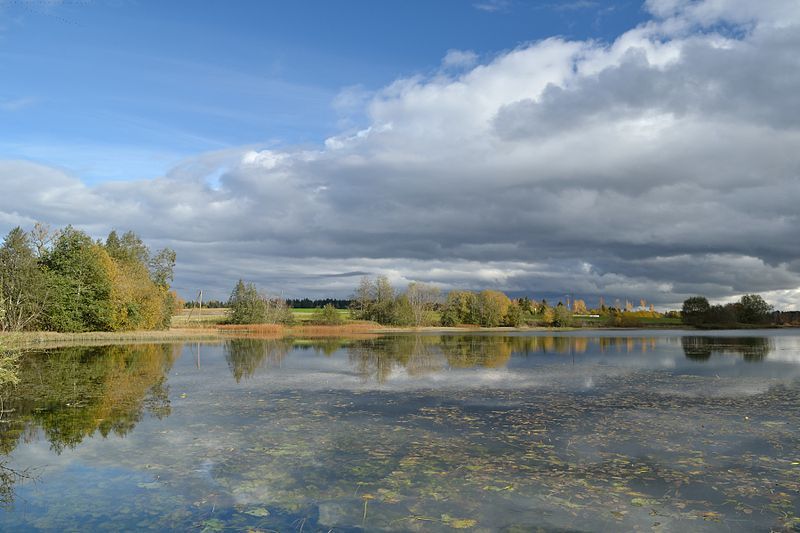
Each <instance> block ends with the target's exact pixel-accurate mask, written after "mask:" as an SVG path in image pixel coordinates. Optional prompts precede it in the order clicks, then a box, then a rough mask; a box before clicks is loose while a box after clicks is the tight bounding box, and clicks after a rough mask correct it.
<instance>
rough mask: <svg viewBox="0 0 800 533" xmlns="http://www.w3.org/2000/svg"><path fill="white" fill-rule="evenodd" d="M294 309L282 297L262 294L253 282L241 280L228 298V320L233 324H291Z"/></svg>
mask: <svg viewBox="0 0 800 533" xmlns="http://www.w3.org/2000/svg"><path fill="white" fill-rule="evenodd" d="M293 320H294V315H293V314H292V310H291V309H289V307H288V306H287V305H286V301H285V300H283V299H281V298H270V297H268V296H265V295H263V294H261V293H260V292H259V291H258V289H257V288H256V286H255V285H254V284H252V283H245V282H244V281H242V280H239V281H238V282H237V283H236V286H235V287H234V288H233V291H232V292H231V297H230V299H229V300H228V322H230V323H231V324H291V323H292V321H293Z"/></svg>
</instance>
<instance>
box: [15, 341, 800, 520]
mask: <svg viewBox="0 0 800 533" xmlns="http://www.w3.org/2000/svg"><path fill="white" fill-rule="evenodd" d="M535 339H536V340H531V338H529V337H525V336H515V337H503V336H499V335H493V336H480V335H471V336H469V335H468V336H464V335H461V336H452V337H446V336H445V337H442V336H438V335H431V336H411V335H406V336H398V337H380V338H375V339H360V340H352V339H351V340H334V339H323V340H320V341H298V340H292V339H274V340H255V339H243V340H230V341H228V342H227V343H225V344H224V345H221V346H209V347H204V348H203V354H202V357H201V356H200V352H199V351H198V352H197V353H196V354H195V352H194V351H192V349H190V348H188V347H187V348H186V349H185V350H184V355H183V357H181V358H179V359H178V358H177V355H178V354H177V353H175V352H173V351H172V349H171V348H170V347H163V346H150V347H147V346H135V347H129V348H127V351H124V350H122V349H121V348H120V347H116V348H103V349H99V348H92V349H85V350H78V349H68V350H61V351H57V352H48V353H42V354H39V355H37V356H36V357H33V358H32V359H30V360H23V361H22V364H21V367H20V370H21V373H20V379H21V380H22V382H23V383H25V384H26V388H25V392H24V393H23V394H22V395H21V396H18V397H14V398H6V402H7V403H6V405H12V404H13V405H14V409H15V412H14V413H10V414H8V415H7V416H6V418H5V421H6V422H5V423H4V425H3V426H2V428H0V431H2V434H1V435H0V437H2V439H0V442H2V443H3V446H4V451H5V453H6V454H8V461H9V462H10V463H9V464H10V465H11V466H14V467H18V468H25V467H30V466H35V465H34V463H33V461H36V460H40V458H41V456H42V455H41V454H42V453H44V452H47V449H48V448H49V450H50V452H49V453H50V454H51V455H50V456H49V458H48V465H49V466H48V467H47V468H46V469H45V470H44V472H43V475H42V477H41V481H40V482H39V483H37V486H36V490H35V492H34V491H32V490H31V489H30V485H29V484H25V483H23V484H21V485H20V486H18V487H17V491H18V492H19V493H20V496H22V497H21V498H18V503H16V504H15V507H14V508H11V509H8V510H6V511H0V529H15V528H17V529H18V528H43V529H75V528H77V527H81V528H83V529H98V528H101V527H106V528H115V529H146V528H152V529H177V530H196V531H230V530H238V531H248V530H250V531H329V530H334V531H356V530H370V531H373V530H374V531H398V530H406V531H432V530H433V531H452V530H465V531H529V530H532V529H533V530H536V528H541V529H543V530H546V531H547V530H571V529H581V530H614V531H634V530H655V531H662V530H663V531H671V530H680V529H684V530H691V531H752V530H769V529H773V530H784V531H796V530H797V529H798V527H800V519H798V516H800V381H798V379H797V377H798V376H800V362H799V363H792V362H791V361H789V362H786V358H785V357H784V358H783V359H780V360H779V359H776V360H774V361H772V360H771V359H770V357H771V355H770V354H771V353H772V351H773V350H776V351H781V350H783V351H782V352H781V353H784V352H785V351H786V348H787V346H793V345H792V344H785V343H783V340H782V338H781V337H776V338H774V339H769V341H768V342H767V343H766V345H767V346H768V349H767V350H763V344H762V343H758V342H756V343H755V344H748V345H747V350H745V351H747V352H748V353H750V349H751V348H752V347H753V346H755V349H756V350H757V351H761V352H764V356H763V357H760V358H759V359H758V360H754V359H752V358H751V359H746V357H745V354H744V353H742V352H740V351H739V350H738V349H733V348H730V346H738V347H741V346H742V345H738V344H736V343H735V342H731V341H730V339H726V340H724V341H722V342H723V343H724V346H726V347H722V346H723V344H720V343H719V342H717V341H715V340H713V339H712V340H710V341H708V342H707V343H706V344H705V345H704V346H708V345H709V343H710V346H711V351H712V355H711V356H710V358H708V359H705V360H702V361H698V360H697V359H694V358H691V357H687V355H688V354H685V353H684V349H685V347H686V343H683V342H682V341H681V340H680V339H679V338H671V339H670V338H657V339H653V338H651V337H643V338H634V339H633V340H632V341H631V340H630V339H628V338H624V339H623V340H619V341H607V340H603V341H602V342H601V341H600V340H599V339H596V338H576V337H563V338H549V339H550V340H539V339H548V338H547V337H541V338H538V337H537V338H535ZM689 344H690V345H691V346H690V347H691V348H692V349H694V348H695V347H696V346H698V345H700V344H702V342H694V341H692V342H691V343H689ZM629 346H632V348H631V349H630V350H629V349H628V347H629ZM760 346H762V347H760ZM794 346H796V344H794ZM571 355H576V357H575V358H574V360H573V358H572V357H571ZM740 355H741V356H742V358H741V359H731V357H732V356H735V357H739V356H740ZM740 360H741V361H742V364H741V365H739V364H738V361H740ZM665 361H666V362H667V363H668V364H666V363H665ZM798 361H800V357H798ZM732 368H733V369H735V370H731V369H732ZM498 372H499V373H498ZM454 376H455V377H454ZM498 376H499V377H498ZM484 378H488V379H484ZM497 379H500V381H497ZM448 380H449V381H448ZM445 384H446V385H447V386H444V385H445ZM20 388H21V387H20ZM9 402H10V403H9ZM42 445H45V446H44V448H43V446H42ZM45 504H46V505H45Z"/></svg>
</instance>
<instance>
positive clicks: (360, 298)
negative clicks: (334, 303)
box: [350, 276, 375, 320]
mask: <svg viewBox="0 0 800 533" xmlns="http://www.w3.org/2000/svg"><path fill="white" fill-rule="evenodd" d="M374 292H375V289H374V287H373V283H372V281H371V280H370V279H369V278H368V277H367V276H364V277H362V278H361V281H360V282H359V284H358V287H357V288H356V292H355V293H354V294H353V301H352V303H351V304H350V314H351V315H352V317H353V318H355V319H359V320H367V318H366V316H367V313H368V311H369V308H370V306H371V305H372V303H373V299H372V296H373V294H374Z"/></svg>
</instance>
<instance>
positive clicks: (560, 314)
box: [553, 304, 572, 328]
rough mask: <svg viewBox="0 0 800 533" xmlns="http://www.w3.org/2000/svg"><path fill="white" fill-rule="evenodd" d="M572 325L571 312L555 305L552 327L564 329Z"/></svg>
mask: <svg viewBox="0 0 800 533" xmlns="http://www.w3.org/2000/svg"><path fill="white" fill-rule="evenodd" d="M571 325H572V312H571V311H570V310H569V308H568V307H566V306H564V305H561V304H559V305H557V306H556V308H555V309H554V310H553V326H555V327H557V328H566V327H569V326H571Z"/></svg>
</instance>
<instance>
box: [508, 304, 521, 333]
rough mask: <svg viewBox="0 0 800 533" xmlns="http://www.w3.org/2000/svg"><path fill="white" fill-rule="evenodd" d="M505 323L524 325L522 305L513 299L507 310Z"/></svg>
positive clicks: (514, 325)
mask: <svg viewBox="0 0 800 533" xmlns="http://www.w3.org/2000/svg"><path fill="white" fill-rule="evenodd" d="M504 322H505V325H506V326H510V327H512V328H518V327H520V326H521V325H522V306H520V305H519V304H518V303H517V302H514V301H512V302H511V304H510V305H509V306H508V309H507V310H506V316H505V320H504Z"/></svg>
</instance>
